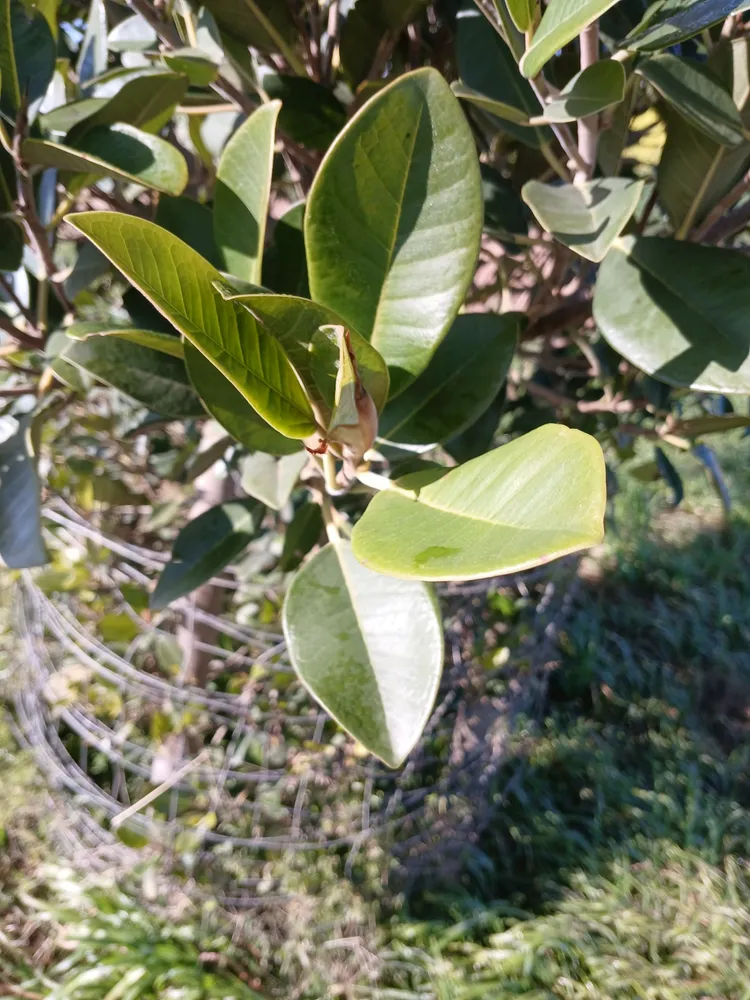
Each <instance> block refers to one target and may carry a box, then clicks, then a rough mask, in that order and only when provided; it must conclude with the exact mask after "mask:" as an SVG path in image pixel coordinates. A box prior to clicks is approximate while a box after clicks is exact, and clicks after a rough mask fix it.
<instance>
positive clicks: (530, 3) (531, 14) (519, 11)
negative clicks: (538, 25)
mask: <svg viewBox="0 0 750 1000" xmlns="http://www.w3.org/2000/svg"><path fill="white" fill-rule="evenodd" d="M507 5H508V12H509V13H510V16H511V17H512V18H513V23H514V24H515V26H516V27H517V28H518V30H519V31H528V30H529V28H532V27H533V26H534V21H535V20H536V0H507Z"/></svg>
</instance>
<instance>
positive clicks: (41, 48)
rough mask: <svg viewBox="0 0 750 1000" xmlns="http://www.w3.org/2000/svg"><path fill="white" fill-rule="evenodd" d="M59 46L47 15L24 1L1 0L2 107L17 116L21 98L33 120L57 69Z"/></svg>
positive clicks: (0, 65) (0, 56) (0, 99)
mask: <svg viewBox="0 0 750 1000" xmlns="http://www.w3.org/2000/svg"><path fill="white" fill-rule="evenodd" d="M55 56H56V45H55V39H54V37H53V35H52V32H51V31H50V27H49V24H48V23H47V20H46V18H45V17H44V15H43V14H41V13H40V12H38V11H34V10H33V9H29V10H27V8H26V6H25V5H24V3H23V2H22V0H0V87H1V88H2V89H1V90H0V95H1V96H0V109H2V111H3V112H4V113H5V114H6V115H7V116H8V117H9V118H11V119H12V118H14V117H15V114H16V111H17V110H18V108H19V106H20V103H21V98H22V97H25V98H26V101H27V115H28V118H29V121H33V120H34V118H35V117H36V113H37V110H38V108H39V105H40V103H41V101H42V99H43V98H44V95H45V93H46V92H47V87H48V86H49V82H50V80H51V79H52V76H53V74H54V71H55Z"/></svg>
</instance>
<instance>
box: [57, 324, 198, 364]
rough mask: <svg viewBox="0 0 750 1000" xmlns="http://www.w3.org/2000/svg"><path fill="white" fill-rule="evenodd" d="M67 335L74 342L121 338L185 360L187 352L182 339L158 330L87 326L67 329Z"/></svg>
mask: <svg viewBox="0 0 750 1000" xmlns="http://www.w3.org/2000/svg"><path fill="white" fill-rule="evenodd" d="M66 332H67V334H68V336H69V337H70V338H72V339H73V340H90V339H91V338H92V337H121V338H122V339H123V340H127V341H129V342H130V343H131V344H140V346H141V347H148V348H149V349H150V350H152V351H159V352H161V353H162V354H169V355H171V357H173V358H184V356H185V351H184V347H183V342H182V340H181V339H180V337H176V336H175V335H174V334H172V333H160V332H159V331H158V330H134V329H130V328H128V327H125V328H123V329H113V330H88V329H86V325H85V324H82V325H81V326H78V327H75V326H71V327H68V329H67V331H66Z"/></svg>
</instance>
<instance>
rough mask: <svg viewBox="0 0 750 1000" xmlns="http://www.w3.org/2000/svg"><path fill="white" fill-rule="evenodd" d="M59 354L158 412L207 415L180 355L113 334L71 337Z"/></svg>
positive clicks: (169, 414)
mask: <svg viewBox="0 0 750 1000" xmlns="http://www.w3.org/2000/svg"><path fill="white" fill-rule="evenodd" d="M165 336H167V335H166V334H165ZM59 356H60V357H61V358H62V359H63V360H64V361H67V362H69V363H70V364H73V365H75V366H76V368H81V369H83V371H87V372H89V373H90V374H91V375H93V376H94V377H95V378H97V379H99V380H100V381H101V382H106V384H107V385H111V386H112V387H113V388H114V389H119V390H120V392H124V393H125V394H126V395H127V396H130V397H131V398H132V399H135V400H137V401H138V402H139V403H143V405H144V406H148V408H149V409H150V410H154V411H155V412H156V413H161V414H163V415H164V416H167V417H200V416H203V413H204V410H203V407H202V406H201V402H200V400H199V399H198V397H197V395H196V394H195V392H194V390H193V387H192V386H191V385H190V381H189V379H188V376H187V372H186V371H185V365H184V363H183V362H182V361H181V360H180V359H179V358H175V357H171V356H170V355H168V354H164V353H163V352H162V351H154V350H151V349H150V348H148V347H143V346H142V345H141V344H140V343H136V342H132V341H130V340H126V339H123V338H121V337H112V336H107V337H89V338H88V339H86V340H74V339H71V340H70V343H69V344H68V345H66V347H65V348H64V349H63V350H62V351H61V352H60V355H59Z"/></svg>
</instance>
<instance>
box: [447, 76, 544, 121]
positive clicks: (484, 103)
mask: <svg viewBox="0 0 750 1000" xmlns="http://www.w3.org/2000/svg"><path fill="white" fill-rule="evenodd" d="M451 90H452V91H453V93H454V94H455V95H456V97H457V98H458V99H459V100H460V101H466V102H467V103H469V104H475V105H476V106H477V107H478V108H481V109H482V111H487V112H488V113H489V114H491V115H495V117H496V118H502V119H503V120H504V121H509V122H514V123H515V124H516V125H530V124H531V121H530V119H529V116H528V113H527V112H526V111H522V110H521V109H520V108H516V107H515V106H514V105H512V104H505V103H504V102H503V101H496V100H494V99H493V98H491V97H487V96H486V95H485V94H480V93H479V91H478V90H472V89H471V87H467V86H466V84H465V83H460V82H458V81H456V82H455V83H452V84H451Z"/></svg>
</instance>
